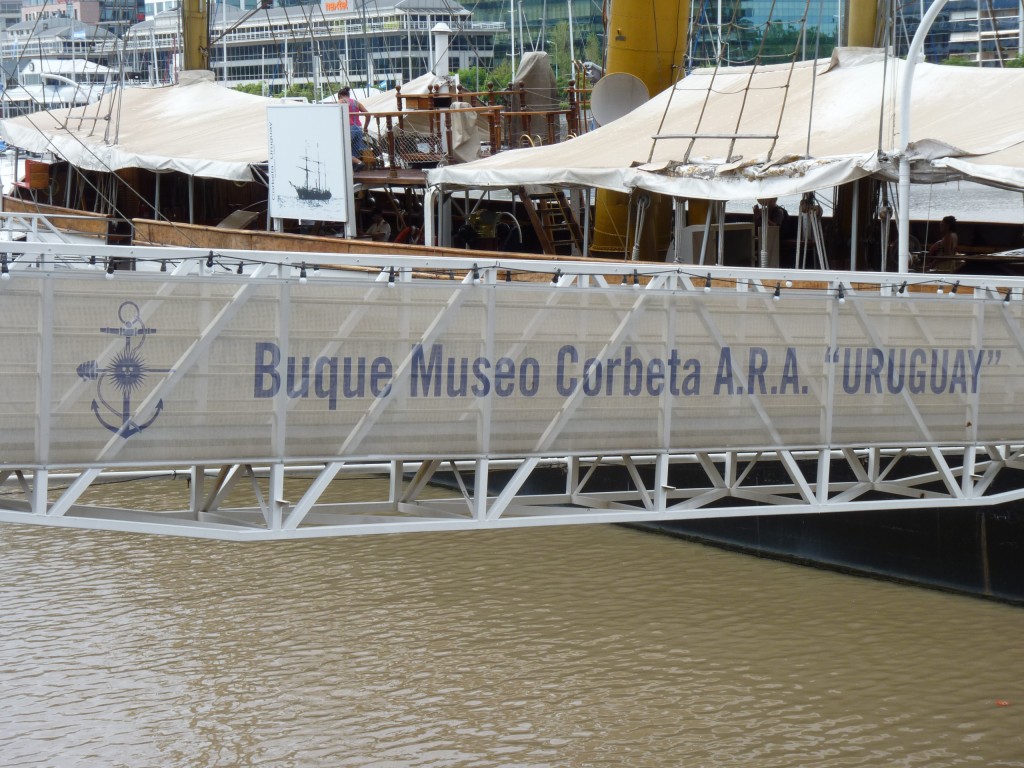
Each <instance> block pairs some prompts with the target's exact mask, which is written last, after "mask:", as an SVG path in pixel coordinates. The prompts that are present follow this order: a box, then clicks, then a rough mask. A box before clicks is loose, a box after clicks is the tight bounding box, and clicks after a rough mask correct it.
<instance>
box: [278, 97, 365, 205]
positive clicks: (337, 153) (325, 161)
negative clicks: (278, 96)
mask: <svg viewBox="0 0 1024 768" xmlns="http://www.w3.org/2000/svg"><path fill="white" fill-rule="evenodd" d="M347 126H348V113H347V109H345V108H344V107H339V106H338V105H336V104H281V105H275V106H271V107H267V143H268V149H269V155H268V165H269V175H270V199H269V203H270V206H269V207H270V215H271V216H272V217H274V218H281V219H307V220H312V221H340V222H345V223H346V224H350V223H352V222H351V220H352V211H353V210H354V201H353V196H352V161H351V159H350V158H351V156H352V150H351V140H350V138H349V132H348V130H346V128H347Z"/></svg>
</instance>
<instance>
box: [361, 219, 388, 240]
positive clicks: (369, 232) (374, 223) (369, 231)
mask: <svg viewBox="0 0 1024 768" xmlns="http://www.w3.org/2000/svg"><path fill="white" fill-rule="evenodd" d="M365 234H366V236H367V237H369V238H370V239H371V240H376V241H378V242H382V243H386V242H387V241H388V240H390V239H391V225H390V224H389V223H388V221H387V219H385V218H384V214H383V213H381V212H380V211H374V212H373V215H372V216H371V217H370V226H368V227H367V228H366V233H365Z"/></svg>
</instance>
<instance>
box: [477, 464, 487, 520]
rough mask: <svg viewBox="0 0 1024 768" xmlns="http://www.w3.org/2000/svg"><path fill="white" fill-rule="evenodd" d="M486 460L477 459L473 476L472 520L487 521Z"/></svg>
mask: <svg viewBox="0 0 1024 768" xmlns="http://www.w3.org/2000/svg"><path fill="white" fill-rule="evenodd" d="M487 476H488V472H487V459H477V462H476V470H475V474H474V476H473V519H474V520H481V521H482V520H486V519H487Z"/></svg>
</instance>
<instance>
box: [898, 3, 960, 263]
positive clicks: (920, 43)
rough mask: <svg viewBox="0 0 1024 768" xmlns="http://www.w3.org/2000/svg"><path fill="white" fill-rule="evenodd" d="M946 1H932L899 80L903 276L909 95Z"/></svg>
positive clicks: (906, 234) (906, 238)
mask: <svg viewBox="0 0 1024 768" xmlns="http://www.w3.org/2000/svg"><path fill="white" fill-rule="evenodd" d="M947 2H949V0H934V2H933V3H932V4H931V6H930V7H929V8H928V11H927V12H926V13H925V15H924V17H923V18H922V19H921V23H920V24H919V25H918V27H917V32H915V33H914V39H913V40H911V41H910V49H909V50H908V51H907V61H906V63H905V64H904V66H903V74H902V76H901V77H900V95H899V105H900V106H899V109H900V144H899V153H898V154H899V159H900V174H899V191H900V199H899V211H900V231H899V273H900V274H901V275H902V274H906V273H907V272H909V271H910V158H909V157H908V156H907V148H908V146H909V145H910V94H911V88H912V86H913V84H914V68H915V67H916V66H917V60H918V58H919V57H920V56H921V51H922V50H924V39H925V38H926V37H927V36H928V32H929V31H931V28H932V24H934V23H935V19H936V18H937V17H938V15H939V12H940V11H942V9H943V8H945V7H946V3H947Z"/></svg>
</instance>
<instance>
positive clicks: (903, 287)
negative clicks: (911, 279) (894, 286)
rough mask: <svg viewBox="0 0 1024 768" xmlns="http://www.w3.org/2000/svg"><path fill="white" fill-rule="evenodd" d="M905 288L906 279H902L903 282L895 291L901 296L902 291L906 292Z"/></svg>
mask: <svg viewBox="0 0 1024 768" xmlns="http://www.w3.org/2000/svg"><path fill="white" fill-rule="evenodd" d="M906 290H907V281H906V280H904V281H903V284H902V285H900V289H899V290H898V291H896V293H898V294H899V295H900V296H902V295H903V294H904V293H906Z"/></svg>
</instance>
